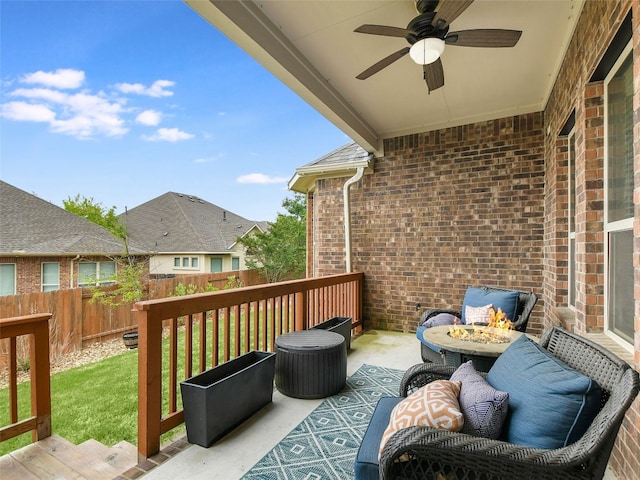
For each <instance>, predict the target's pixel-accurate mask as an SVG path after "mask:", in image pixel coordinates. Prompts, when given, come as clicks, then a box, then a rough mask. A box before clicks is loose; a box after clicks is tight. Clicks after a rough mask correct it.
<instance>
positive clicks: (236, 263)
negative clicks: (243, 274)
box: [231, 257, 240, 270]
mask: <svg viewBox="0 0 640 480" xmlns="http://www.w3.org/2000/svg"><path fill="white" fill-rule="evenodd" d="M231 270H240V257H231Z"/></svg>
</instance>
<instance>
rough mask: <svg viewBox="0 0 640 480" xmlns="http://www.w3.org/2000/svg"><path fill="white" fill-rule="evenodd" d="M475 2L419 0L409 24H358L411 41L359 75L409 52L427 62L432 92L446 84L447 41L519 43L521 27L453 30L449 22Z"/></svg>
mask: <svg viewBox="0 0 640 480" xmlns="http://www.w3.org/2000/svg"><path fill="white" fill-rule="evenodd" d="M472 3H473V0H441V1H440V0H416V10H417V11H418V13H419V15H418V16H417V17H415V18H414V19H413V20H411V21H410V22H409V25H407V28H401V27H391V26H387V25H369V24H365V25H361V26H360V27H358V28H356V29H355V30H354V31H355V32H358V33H367V34H370V35H382V36H386V37H402V38H405V39H406V40H407V42H409V44H410V45H411V46H410V47H404V48H401V49H400V50H398V51H397V52H394V53H392V54H391V55H389V56H387V57H385V58H383V59H382V60H380V61H379V62H377V63H375V64H373V65H371V66H370V67H369V68H367V69H366V70H365V71H364V72H362V73H361V74H360V75H358V76H357V77H356V78H357V79H358V80H365V79H367V78H369V77H370V76H371V75H373V74H375V73H378V72H379V71H380V70H382V69H383V68H385V67H388V66H389V65H391V64H392V63H393V62H395V61H397V60H399V59H401V58H402V57H404V56H405V55H406V54H407V53H408V54H409V56H410V57H411V58H412V60H413V61H414V62H416V63H417V64H419V65H422V66H423V67H422V68H423V72H424V80H425V82H426V83H427V88H428V89H429V92H431V91H432V90H436V89H437V88H440V87H442V86H443V85H444V70H443V68H442V61H441V60H440V55H442V52H443V51H444V47H445V44H446V45H452V46H459V47H489V48H495V47H513V46H515V44H516V43H518V40H519V39H520V35H522V32H521V31H520V30H502V29H475V30H461V31H458V32H449V25H450V24H451V23H452V22H453V21H454V20H455V19H456V18H458V17H459V16H460V15H461V14H462V13H463V12H464V11H465V10H466V9H467V8H469V6H470V5H471V4H472ZM436 8H437V11H436Z"/></svg>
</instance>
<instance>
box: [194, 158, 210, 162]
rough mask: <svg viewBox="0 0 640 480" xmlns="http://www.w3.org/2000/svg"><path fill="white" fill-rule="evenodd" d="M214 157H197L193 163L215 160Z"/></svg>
mask: <svg viewBox="0 0 640 480" xmlns="http://www.w3.org/2000/svg"><path fill="white" fill-rule="evenodd" d="M214 161H215V159H214V158H196V159H195V160H194V161H193V163H211V162H214Z"/></svg>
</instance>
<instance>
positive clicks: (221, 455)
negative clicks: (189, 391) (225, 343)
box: [138, 331, 616, 480]
mask: <svg viewBox="0 0 640 480" xmlns="http://www.w3.org/2000/svg"><path fill="white" fill-rule="evenodd" d="M351 347H352V348H351V350H350V351H349V354H348V357H347V376H350V375H352V374H353V373H354V372H355V371H356V370H357V369H358V368H360V366H362V365H363V364H369V365H379V366H384V367H388V368H396V369H400V370H406V369H408V368H409V367H411V366H412V365H415V364H416V363H420V362H421V361H422V360H421V358H420V347H419V345H418V341H417V339H416V337H415V334H413V333H394V332H382V331H367V332H365V333H363V334H362V335H359V336H357V337H354V338H353V339H352V342H351ZM321 402H322V399H319V400H300V399H295V398H290V397H287V396H284V395H282V394H281V393H280V392H278V391H277V390H274V393H273V403H271V404H270V405H268V406H266V407H264V408H263V409H262V410H260V411H259V412H258V413H256V414H255V415H254V416H253V417H251V418H250V419H249V420H247V421H246V422H245V423H243V424H242V425H240V426H239V427H238V428H236V429H235V430H233V431H232V432H231V433H229V434H228V435H226V436H225V437H224V438H223V439H221V440H219V441H218V442H217V443H215V444H214V445H213V446H211V447H210V448H203V447H200V446H198V445H189V446H187V447H186V448H185V449H183V450H182V451H180V453H178V454H177V455H175V456H174V457H172V458H170V459H169V460H166V461H165V462H164V463H162V464H160V465H159V466H157V467H155V468H153V469H152V470H151V471H149V472H148V473H146V474H145V475H143V476H142V478H143V479H144V480H177V479H183V478H188V479H189V480H200V479H202V480H204V479H211V478H215V479H216V480H238V479H240V478H241V477H242V476H243V475H244V474H245V473H246V472H247V471H248V470H249V469H250V468H251V467H252V466H253V465H255V464H256V463H257V462H258V461H259V460H260V459H261V458H262V457H263V456H264V455H265V454H266V453H267V452H269V451H270V450H271V449H272V448H273V447H274V446H275V445H276V444H277V443H278V442H279V441H280V440H281V439H282V438H283V437H285V436H286V435H287V434H288V433H289V432H290V431H291V430H292V429H293V428H294V427H295V426H296V425H298V424H299V423H300V422H301V421H302V420H303V419H304V418H305V417H306V416H307V415H309V413H311V412H312V411H313V409H314V408H316V407H317V406H318V405H319V404H320V403H321ZM182 442H184V439H183V440H182ZM138 478H140V477H138ZM605 480H616V477H615V476H614V475H613V474H612V473H611V472H610V471H607V474H606V475H605Z"/></svg>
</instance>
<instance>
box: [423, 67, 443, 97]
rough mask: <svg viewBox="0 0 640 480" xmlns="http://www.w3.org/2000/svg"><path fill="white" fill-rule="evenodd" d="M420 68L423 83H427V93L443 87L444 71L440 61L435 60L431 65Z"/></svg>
mask: <svg viewBox="0 0 640 480" xmlns="http://www.w3.org/2000/svg"><path fill="white" fill-rule="evenodd" d="M422 68H423V71H424V81H425V82H427V88H428V89H429V93H431V91H432V90H437V89H438V88H440V87H442V86H443V85H444V69H443V68H442V62H441V61H440V59H437V60H436V61H435V62H433V63H428V64H426V65H424V66H423V67H422Z"/></svg>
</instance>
